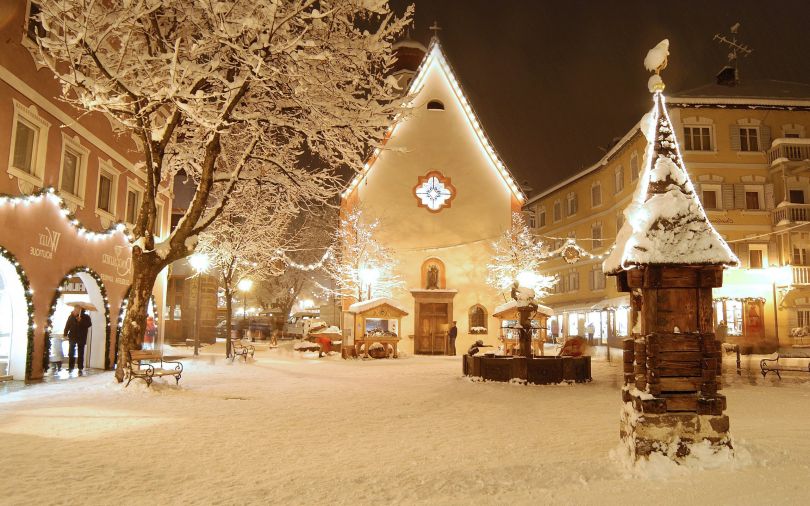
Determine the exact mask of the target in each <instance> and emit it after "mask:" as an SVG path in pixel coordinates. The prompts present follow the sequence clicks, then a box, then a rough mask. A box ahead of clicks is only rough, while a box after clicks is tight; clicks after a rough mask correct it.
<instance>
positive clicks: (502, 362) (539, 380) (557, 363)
mask: <svg viewBox="0 0 810 506" xmlns="http://www.w3.org/2000/svg"><path fill="white" fill-rule="evenodd" d="M463 372H464V375H465V376H470V377H474V378H481V379H484V380H489V381H505V382H509V381H512V380H520V381H522V382H526V383H531V384H534V385H550V384H555V383H562V382H564V381H566V382H575V383H585V382H587V381H591V357H588V356H584V357H532V358H526V357H509V356H498V355H490V356H487V355H473V356H470V355H464V361H463Z"/></svg>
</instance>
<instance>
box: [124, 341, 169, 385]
mask: <svg viewBox="0 0 810 506" xmlns="http://www.w3.org/2000/svg"><path fill="white" fill-rule="evenodd" d="M169 358H174V357H164V356H163V355H162V354H161V353H160V352H159V351H156V350H130V351H129V363H128V365H127V373H128V374H129V380H128V381H127V384H126V386H129V384H130V382H131V381H132V380H133V379H135V378H141V379H143V380H144V381H146V386H150V385H151V384H152V380H153V379H154V378H155V377H159V376H174V380H175V384H179V383H180V375H181V374H183V364H181V363H180V362H178V361H177V360H168V359H169Z"/></svg>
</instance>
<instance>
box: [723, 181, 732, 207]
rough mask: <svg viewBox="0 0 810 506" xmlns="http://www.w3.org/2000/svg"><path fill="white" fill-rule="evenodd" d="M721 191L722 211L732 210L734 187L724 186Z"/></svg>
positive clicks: (730, 185)
mask: <svg viewBox="0 0 810 506" xmlns="http://www.w3.org/2000/svg"><path fill="white" fill-rule="evenodd" d="M721 189H722V192H723V209H734V185H733V184H724V185H722V186H721Z"/></svg>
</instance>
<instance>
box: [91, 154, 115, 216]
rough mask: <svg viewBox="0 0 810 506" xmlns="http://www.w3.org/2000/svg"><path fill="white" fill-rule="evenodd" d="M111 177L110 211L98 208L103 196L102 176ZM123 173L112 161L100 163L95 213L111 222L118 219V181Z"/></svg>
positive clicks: (100, 161)
mask: <svg viewBox="0 0 810 506" xmlns="http://www.w3.org/2000/svg"><path fill="white" fill-rule="evenodd" d="M102 175H106V176H109V179H110V210H109V211H108V210H106V209H103V208H101V207H99V206H98V198H99V196H100V194H101V176H102ZM120 175H121V172H120V171H119V170H118V169H116V168H115V166H114V165H113V164H112V162H111V161H104V160H101V159H99V161H98V175H97V177H96V197H95V212H96V216H99V217H104V218H107V219H110V220H115V219H116V217H117V207H118V179H119V177H120Z"/></svg>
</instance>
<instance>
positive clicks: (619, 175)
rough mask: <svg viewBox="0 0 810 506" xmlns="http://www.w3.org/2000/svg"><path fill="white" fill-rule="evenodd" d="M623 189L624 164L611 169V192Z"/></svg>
mask: <svg viewBox="0 0 810 506" xmlns="http://www.w3.org/2000/svg"><path fill="white" fill-rule="evenodd" d="M622 190H624V165H619V166H618V167H616V169H615V170H614V171H613V193H614V194H616V193H619V192H621V191H622Z"/></svg>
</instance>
